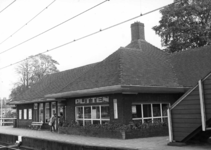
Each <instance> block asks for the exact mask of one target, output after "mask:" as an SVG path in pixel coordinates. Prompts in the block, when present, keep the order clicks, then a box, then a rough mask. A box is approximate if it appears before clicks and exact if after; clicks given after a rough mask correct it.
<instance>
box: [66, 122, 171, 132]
mask: <svg viewBox="0 0 211 150" xmlns="http://www.w3.org/2000/svg"><path fill="white" fill-rule="evenodd" d="M166 126H167V123H165V122H164V123H161V122H159V121H157V122H154V123H152V122H150V123H143V124H142V122H140V121H131V122H129V123H128V124H121V123H112V122H108V123H106V124H102V125H101V124H89V125H86V126H80V125H79V124H78V123H77V122H75V121H72V122H70V123H68V122H65V123H64V125H63V127H69V128H71V127H74V128H84V129H93V130H95V129H100V130H106V131H134V130H136V131H138V130H139V131H140V130H146V129H155V128H162V127H166Z"/></svg>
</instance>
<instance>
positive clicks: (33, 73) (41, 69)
mask: <svg viewBox="0 0 211 150" xmlns="http://www.w3.org/2000/svg"><path fill="white" fill-rule="evenodd" d="M58 64H59V63H58V62H57V61H55V60H54V59H52V57H51V56H49V55H45V54H39V55H37V56H36V57H34V56H30V57H29V58H28V59H26V60H25V61H24V62H22V63H21V64H20V65H19V66H18V67H17V68H16V72H17V74H18V75H19V77H20V78H19V82H17V83H15V84H14V88H13V89H12V91H11V94H10V98H11V99H14V98H15V97H18V96H19V95H21V94H22V93H23V92H25V91H26V90H27V89H28V88H30V86H31V85H32V84H34V83H36V82H38V81H39V80H40V79H42V78H43V77H44V76H45V75H48V74H52V73H56V72H58V69H57V67H56V65H58Z"/></svg>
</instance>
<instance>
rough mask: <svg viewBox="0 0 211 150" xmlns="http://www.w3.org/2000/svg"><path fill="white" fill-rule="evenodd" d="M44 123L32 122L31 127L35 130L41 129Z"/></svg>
mask: <svg viewBox="0 0 211 150" xmlns="http://www.w3.org/2000/svg"><path fill="white" fill-rule="evenodd" d="M42 125H43V122H32V124H31V125H30V128H31V129H35V130H41V127H42Z"/></svg>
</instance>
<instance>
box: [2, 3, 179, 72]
mask: <svg viewBox="0 0 211 150" xmlns="http://www.w3.org/2000/svg"><path fill="white" fill-rule="evenodd" d="M177 2H178V1H175V2H173V3H171V4H168V5H165V6H162V7H159V8H157V9H154V10H151V11H148V12H146V13H143V14H142V13H141V14H140V15H138V16H135V17H133V18H130V19H127V20H125V21H122V22H120V23H117V24H114V25H111V26H109V27H106V28H104V29H100V30H98V31H96V32H93V33H90V34H88V35H85V36H82V37H80V38H78V39H74V40H72V41H70V42H67V43H64V44H62V45H59V46H56V47H54V48H51V49H48V50H46V51H44V52H41V53H38V54H36V55H34V56H30V58H34V57H37V56H39V55H40V54H44V53H47V52H50V51H53V50H56V49H58V48H61V47H64V46H66V45H68V44H71V43H74V42H76V41H79V40H82V39H84V38H87V37H90V36H93V35H95V34H97V33H100V32H102V31H106V30H109V29H111V28H114V27H116V26H119V25H121V24H124V23H126V22H129V21H131V20H134V19H136V18H139V17H142V16H145V15H148V14H150V13H153V12H155V11H157V10H161V9H163V8H165V7H167V6H169V5H172V4H175V3H177ZM27 59H28V58H26V59H23V60H20V61H18V62H15V63H13V64H10V65H7V66H5V67H2V68H0V70H2V69H5V68H8V67H10V66H13V65H15V64H18V63H20V62H23V61H25V60H27Z"/></svg>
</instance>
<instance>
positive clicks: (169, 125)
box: [167, 109, 173, 142]
mask: <svg viewBox="0 0 211 150" xmlns="http://www.w3.org/2000/svg"><path fill="white" fill-rule="evenodd" d="M167 113H168V127H169V142H173V132H172V120H171V110H170V109H167Z"/></svg>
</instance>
